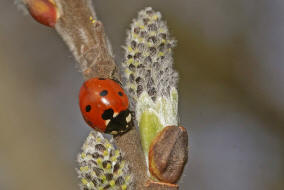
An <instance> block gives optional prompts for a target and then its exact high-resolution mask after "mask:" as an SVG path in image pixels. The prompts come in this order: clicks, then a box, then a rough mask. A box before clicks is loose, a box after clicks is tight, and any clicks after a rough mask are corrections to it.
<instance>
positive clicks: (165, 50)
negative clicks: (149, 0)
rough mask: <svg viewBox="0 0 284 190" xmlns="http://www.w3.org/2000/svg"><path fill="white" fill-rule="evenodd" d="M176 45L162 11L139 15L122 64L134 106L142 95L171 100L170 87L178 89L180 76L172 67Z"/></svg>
mask: <svg viewBox="0 0 284 190" xmlns="http://www.w3.org/2000/svg"><path fill="white" fill-rule="evenodd" d="M175 44H176V42H175V40H174V39H173V38H172V37H171V36H170V34H169V31H168V28H167V26H166V23H165V22H164V21H162V20H161V14H160V13H159V12H155V11H154V10H153V9H152V8H151V7H147V8H145V9H143V10H142V11H140V12H139V13H138V18H137V19H134V20H133V22H132V24H131V28H130V30H129V31H128V35H127V40H126V47H125V56H124V62H123V64H122V65H123V69H124V74H125V78H126V82H125V83H126V89H127V91H128V94H129V96H130V98H131V99H132V101H131V102H132V105H131V106H133V107H134V108H135V105H136V101H137V100H138V98H139V96H140V95H141V94H142V92H147V94H148V95H149V96H150V97H151V99H152V100H153V101H154V102H155V101H156V99H157V97H169V96H170V90H171V88H172V87H174V88H176V85H177V79H178V74H177V72H175V71H174V70H173V68H172V65H173V58H172V49H173V47H174V46H175Z"/></svg>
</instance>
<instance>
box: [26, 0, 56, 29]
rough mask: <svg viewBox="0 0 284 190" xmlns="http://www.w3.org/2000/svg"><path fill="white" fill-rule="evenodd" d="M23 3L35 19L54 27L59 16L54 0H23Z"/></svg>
mask: <svg viewBox="0 0 284 190" xmlns="http://www.w3.org/2000/svg"><path fill="white" fill-rule="evenodd" d="M25 4H26V6H27V8H28V10H29V12H30V14H31V16H32V17H33V18H34V19H35V20H36V21H38V22H39V23H41V24H43V25H46V26H49V27H54V25H55V24H56V20H57V19H58V17H59V14H58V9H57V7H56V4H55V2H54V0H25Z"/></svg>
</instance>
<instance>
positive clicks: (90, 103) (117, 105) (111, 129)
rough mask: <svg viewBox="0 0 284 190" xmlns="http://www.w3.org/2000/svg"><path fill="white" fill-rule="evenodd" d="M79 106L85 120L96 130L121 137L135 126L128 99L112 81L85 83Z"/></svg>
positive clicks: (98, 79) (94, 79)
mask: <svg viewBox="0 0 284 190" xmlns="http://www.w3.org/2000/svg"><path fill="white" fill-rule="evenodd" d="M79 105H80V110H81V113H82V115H83V118H84V120H85V121H86V122H87V123H88V125H90V126H91V127H92V128H93V129H95V130H98V131H101V132H104V133H108V134H112V135H120V134H122V133H125V132H127V131H128V130H129V129H130V128H131V126H133V123H132V117H131V113H130V111H129V109H128V97H127V95H126V93H125V92H124V90H123V89H122V88H121V86H120V85H119V83H118V82H116V81H114V80H112V79H104V78H91V79H89V80H87V81H85V82H84V83H83V85H82V87H81V89H80V93H79Z"/></svg>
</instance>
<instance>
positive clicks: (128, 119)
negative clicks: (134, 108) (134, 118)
mask: <svg viewBox="0 0 284 190" xmlns="http://www.w3.org/2000/svg"><path fill="white" fill-rule="evenodd" d="M130 121H131V114H128V116H127V117H126V122H127V123H129V122H130Z"/></svg>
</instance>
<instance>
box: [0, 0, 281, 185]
mask: <svg viewBox="0 0 284 190" xmlns="http://www.w3.org/2000/svg"><path fill="white" fill-rule="evenodd" d="M94 3H95V5H96V11H97V16H98V17H99V18H100V19H101V20H102V21H103V22H104V24H105V28H106V32H107V34H108V36H109V38H110V40H111V42H112V45H113V49H114V52H115V55H116V58H117V60H121V57H122V55H123V51H122V48H121V46H122V45H123V44H124V41H125V37H126V29H128V28H129V24H130V22H131V20H132V18H134V17H136V13H137V11H138V10H140V9H142V8H144V7H145V6H152V7H153V8H154V9H155V10H158V11H160V12H161V13H162V14H163V18H164V19H165V20H167V23H168V26H169V28H170V31H171V34H172V35H173V36H174V37H175V38H176V39H177V41H178V46H177V48H176V49H175V51H174V53H175V54H174V59H175V68H176V69H177V70H178V72H179V74H180V82H179V92H180V93H179V97H180V107H179V109H180V123H181V124H182V125H184V126H185V127H186V128H187V130H188V132H189V136H190V140H189V142H190V159H189V163H188V164H187V166H186V168H185V171H184V175H183V177H182V179H181V180H180V187H181V188H180V189H181V190H187V189H188V190H283V189H284V146H283V145H284V1H283V0H249V1H248V0H176V1H164V0H155V1H149V0H148V1H133V0H124V1H110V0H105V1H100V0H95V1H94ZM74 24H75V23H74ZM77 71H78V68H77V67H76V63H75V60H74V59H73V57H72V55H71V53H70V52H69V50H68V49H67V47H66V46H65V44H64V43H63V41H62V40H61V39H60V37H59V36H58V35H57V34H56V32H55V31H54V30H52V29H50V28H47V27H45V26H42V25H40V24H38V23H36V22H35V21H34V20H33V19H31V17H30V16H29V15H27V16H24V15H23V14H22V12H21V11H18V10H17V7H16V6H15V5H14V2H13V1H12V0H1V1H0V190H20V189H21V190H38V189H40V190H50V189H52V190H61V189H68V190H76V189H79V188H78V186H77V184H78V179H77V177H76V172H75V167H76V166H77V165H76V161H75V160H76V156H77V153H78V152H79V150H80V147H81V145H82V143H83V141H84V139H85V137H86V136H87V134H88V133H89V131H90V129H89V127H87V125H86V124H85V123H84V121H83V120H82V117H81V114H80V112H79V107H78V100H77V98H78V97H77V95H78V90H79V88H80V85H81V83H82V82H83V79H82V76H81V75H80V73H79V72H77Z"/></svg>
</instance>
